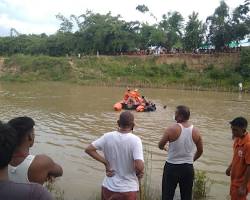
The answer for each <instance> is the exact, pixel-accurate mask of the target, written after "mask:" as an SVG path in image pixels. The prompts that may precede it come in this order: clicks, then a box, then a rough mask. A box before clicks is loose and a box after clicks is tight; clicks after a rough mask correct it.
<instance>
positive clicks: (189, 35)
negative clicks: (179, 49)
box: [183, 12, 205, 51]
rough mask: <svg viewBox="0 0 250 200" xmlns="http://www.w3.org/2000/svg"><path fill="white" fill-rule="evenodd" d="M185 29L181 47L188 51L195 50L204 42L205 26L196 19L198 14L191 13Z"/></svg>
mask: <svg viewBox="0 0 250 200" xmlns="http://www.w3.org/2000/svg"><path fill="white" fill-rule="evenodd" d="M188 18H189V21H188V22H187V25H186V27H185V33H184V37H183V45H184V47H185V49H187V50H188V51H191V50H194V49H197V48H199V47H200V46H201V44H202V41H203V40H204V33H205V25H204V24H203V23H202V22H201V21H200V20H199V19H198V13H195V12H193V13H192V15H190V16H189V17H188Z"/></svg>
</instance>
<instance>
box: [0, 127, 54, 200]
mask: <svg viewBox="0 0 250 200" xmlns="http://www.w3.org/2000/svg"><path fill="white" fill-rule="evenodd" d="M17 142H18V138H17V136H16V131H15V130H14V129H13V128H12V127H10V126H9V125H8V124H4V123H2V122H0V199H2V200H52V196H51V195H50V193H49V192H48V191H47V190H46V189H45V188H44V187H42V186H41V185H40V184H37V183H14V182H12V181H10V180H9V178H8V164H9V162H10V160H11V158H12V154H13V152H14V150H15V148H16V144H17Z"/></svg>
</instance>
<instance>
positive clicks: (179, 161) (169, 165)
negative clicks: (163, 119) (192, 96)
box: [158, 105, 203, 200]
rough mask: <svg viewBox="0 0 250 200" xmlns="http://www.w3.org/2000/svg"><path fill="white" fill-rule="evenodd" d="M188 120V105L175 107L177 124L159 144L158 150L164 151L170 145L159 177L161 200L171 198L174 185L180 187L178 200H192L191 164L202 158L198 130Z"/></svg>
mask: <svg viewBox="0 0 250 200" xmlns="http://www.w3.org/2000/svg"><path fill="white" fill-rule="evenodd" d="M189 117H190V111H189V108H188V107H187V106H183V105H180V106H177V107H176V111H175V121H176V122H177V123H175V124H173V125H171V126H169V127H168V128H167V129H166V130H165V132H164V134H163V136H162V138H161V140H160V142H159V145H158V146H159V148H160V149H161V150H167V148H166V144H167V143H168V144H169V147H168V157H167V161H166V163H165V166H164V171H163V177H162V200H172V199H173V198H174V194H175V189H176V186H177V184H179V187H180V193H181V200H191V199H192V188H193V180H194V168H193V162H194V161H196V160H197V159H198V158H199V157H200V156H201V155H202V153H203V142H202V138H201V134H200V131H199V130H198V129H197V128H195V127H193V125H192V124H191V123H190V122H189Z"/></svg>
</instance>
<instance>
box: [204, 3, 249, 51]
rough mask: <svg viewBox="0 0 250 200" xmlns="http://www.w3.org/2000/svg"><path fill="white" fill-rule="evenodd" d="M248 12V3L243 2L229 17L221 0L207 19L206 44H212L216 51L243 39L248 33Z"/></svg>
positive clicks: (227, 10) (225, 5) (226, 6)
mask: <svg viewBox="0 0 250 200" xmlns="http://www.w3.org/2000/svg"><path fill="white" fill-rule="evenodd" d="M248 12H249V2H248V1H245V3H244V4H242V5H239V6H238V7H237V8H235V9H234V11H233V12H232V15H230V12H229V7H228V5H227V4H226V3H225V1H223V0H222V1H221V2H220V6H219V7H217V8H216V9H215V12H214V14H213V15H211V16H209V17H208V18H207V21H206V22H207V24H208V27H209V34H208V42H210V43H212V44H213V45H214V46H215V48H216V49H217V50H221V49H222V48H224V47H226V46H228V45H229V43H230V42H232V41H239V40H241V39H244V37H245V36H246V35H247V34H249V33H250V28H249V20H250V18H249V15H248Z"/></svg>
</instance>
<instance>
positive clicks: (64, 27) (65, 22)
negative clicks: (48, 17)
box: [56, 13, 73, 32]
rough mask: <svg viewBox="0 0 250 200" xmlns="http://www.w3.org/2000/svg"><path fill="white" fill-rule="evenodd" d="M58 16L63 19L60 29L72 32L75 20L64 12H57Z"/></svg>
mask: <svg viewBox="0 0 250 200" xmlns="http://www.w3.org/2000/svg"><path fill="white" fill-rule="evenodd" d="M56 18H57V19H58V20H60V21H61V24H60V28H59V31H61V32H71V31H72V28H73V22H72V21H71V20H70V19H67V18H66V17H65V16H63V15H62V14H60V13H59V14H57V15H56Z"/></svg>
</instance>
